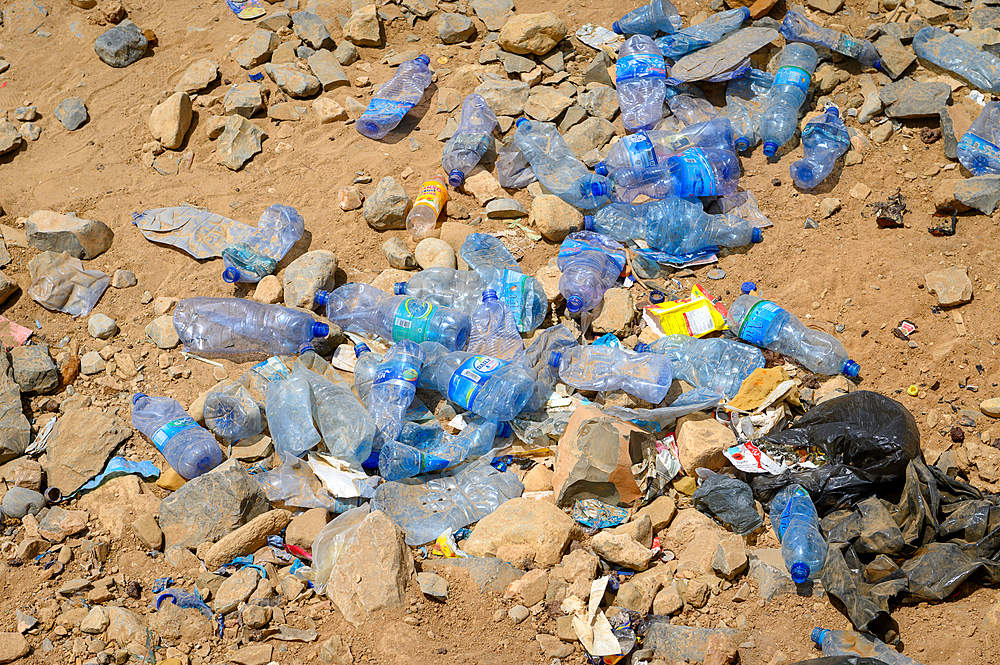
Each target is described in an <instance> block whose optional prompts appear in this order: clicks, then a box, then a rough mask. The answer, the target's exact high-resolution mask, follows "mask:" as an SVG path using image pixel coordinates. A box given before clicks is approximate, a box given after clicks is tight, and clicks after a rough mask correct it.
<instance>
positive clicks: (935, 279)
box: [924, 266, 972, 307]
mask: <svg viewBox="0 0 1000 665" xmlns="http://www.w3.org/2000/svg"><path fill="white" fill-rule="evenodd" d="M924 284H925V285H926V286H927V293H930V294H931V295H934V296H937V300H938V304H939V305H941V306H942V307H954V306H956V305H961V304H963V303H967V302H970V301H971V300H972V281H971V280H970V279H969V269H968V268H966V267H965V266H955V267H953V268H945V269H944V270H935V271H934V272H929V273H927V274H926V275H924Z"/></svg>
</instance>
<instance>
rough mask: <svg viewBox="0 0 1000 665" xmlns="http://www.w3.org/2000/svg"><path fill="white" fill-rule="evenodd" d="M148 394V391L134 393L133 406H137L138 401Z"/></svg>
mask: <svg viewBox="0 0 1000 665" xmlns="http://www.w3.org/2000/svg"><path fill="white" fill-rule="evenodd" d="M146 396H147V395H146V393H136V394H134V395H132V406H135V403H136V402H138V401H139V400H141V399H142V398H143V397H146Z"/></svg>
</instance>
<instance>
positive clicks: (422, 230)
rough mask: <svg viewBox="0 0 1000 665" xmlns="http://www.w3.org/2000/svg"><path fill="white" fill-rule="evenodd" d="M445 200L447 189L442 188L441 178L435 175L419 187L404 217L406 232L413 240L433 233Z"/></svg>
mask: <svg viewBox="0 0 1000 665" xmlns="http://www.w3.org/2000/svg"><path fill="white" fill-rule="evenodd" d="M447 200H448V188H447V187H445V186H444V177H443V176H439V175H436V176H434V177H433V178H431V179H430V180H427V181H425V182H424V184H422V185H420V193H419V194H417V198H415V199H414V200H413V207H412V208H410V212H409V213H408V214H407V215H406V230H407V231H409V232H410V236H411V237H412V238H413V239H414V240H421V239H423V238H426V237H428V236H430V235H431V234H432V233H433V232H434V227H435V226H437V220H438V217H440V216H441V210H442V209H443V208H444V204H445V202H446V201H447Z"/></svg>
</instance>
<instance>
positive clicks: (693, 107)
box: [664, 85, 719, 127]
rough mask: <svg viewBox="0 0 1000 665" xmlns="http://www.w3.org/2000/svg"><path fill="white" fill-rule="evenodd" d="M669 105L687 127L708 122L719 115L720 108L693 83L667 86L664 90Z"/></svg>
mask: <svg viewBox="0 0 1000 665" xmlns="http://www.w3.org/2000/svg"><path fill="white" fill-rule="evenodd" d="M664 92H665V95H666V102H667V107H669V108H670V112H671V113H672V114H673V115H674V116H675V117H676V118H677V119H678V120H679V121H680V122H681V124H682V125H684V126H685V127H686V126H688V125H697V124H699V123H702V122H708V121H709V120H712V119H713V118H718V117H719V109H717V108H715V107H714V106H712V102H710V101H708V100H707V99H705V95H704V93H702V92H701V90H699V89H698V88H695V87H693V86H691V85H679V86H676V87H675V86H667V87H666V89H665V90H664Z"/></svg>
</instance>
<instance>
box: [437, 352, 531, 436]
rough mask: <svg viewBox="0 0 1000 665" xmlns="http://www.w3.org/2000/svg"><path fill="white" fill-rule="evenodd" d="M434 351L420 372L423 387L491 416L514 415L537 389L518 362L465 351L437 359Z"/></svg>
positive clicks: (488, 417) (500, 418)
mask: <svg viewBox="0 0 1000 665" xmlns="http://www.w3.org/2000/svg"><path fill="white" fill-rule="evenodd" d="M424 349H425V351H426V350H427V347H426V346H424ZM430 355H431V354H428V358H427V362H426V363H425V364H424V369H423V371H422V372H421V373H420V387H421V388H433V389H434V390H437V391H438V392H439V393H441V394H442V395H444V396H445V397H447V398H448V399H449V400H451V401H452V402H454V403H455V404H457V405H459V406H460V407H462V408H463V409H468V410H469V411H471V412H472V413H474V414H476V415H479V416H482V417H483V418H486V419H487V420H498V421H507V420H511V419H513V418H514V416H516V415H517V414H519V413H520V412H521V409H523V408H524V405H525V403H527V401H528V398H529V397H531V394H532V392H533V391H534V387H535V386H534V381H533V380H532V376H531V373H530V372H528V370H526V369H525V368H523V367H521V366H520V365H518V364H516V363H508V362H506V361H503V360H500V359H499V358H490V357H489V356H481V355H479V354H476V353H468V352H464V351H457V352H454V353H446V354H442V355H439V356H437V357H434V358H433V359H432V358H431V357H430Z"/></svg>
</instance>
